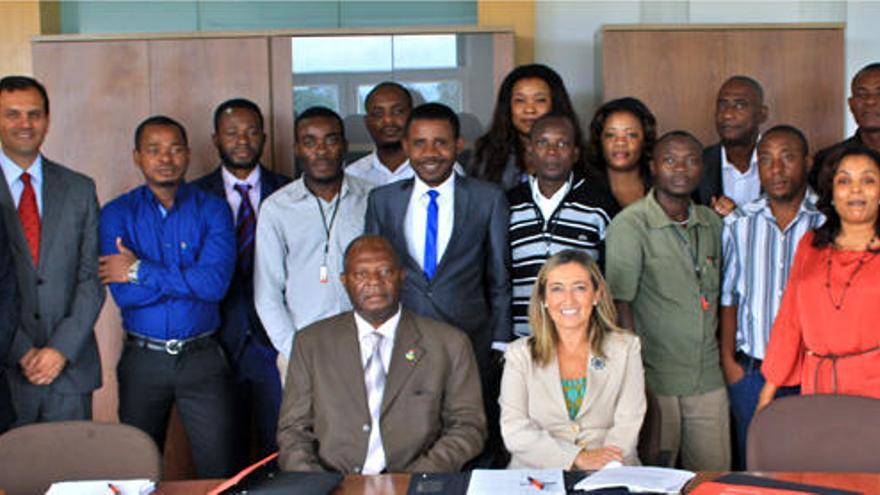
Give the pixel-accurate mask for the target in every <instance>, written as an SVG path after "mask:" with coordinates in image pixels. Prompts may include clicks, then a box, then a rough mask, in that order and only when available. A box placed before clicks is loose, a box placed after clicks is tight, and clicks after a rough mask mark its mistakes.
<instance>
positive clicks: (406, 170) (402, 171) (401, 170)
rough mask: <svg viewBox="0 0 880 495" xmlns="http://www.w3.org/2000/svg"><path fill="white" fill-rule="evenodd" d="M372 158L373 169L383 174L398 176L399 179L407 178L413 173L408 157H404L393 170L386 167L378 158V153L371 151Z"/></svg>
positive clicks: (391, 176)
mask: <svg viewBox="0 0 880 495" xmlns="http://www.w3.org/2000/svg"><path fill="white" fill-rule="evenodd" d="M371 156H372V157H373V160H372V163H373V170H376V171H379V172H381V173H382V174H383V175H385V176H387V177H389V178H399V179H408V178H410V176H412V175H413V170H412V167H411V166H410V164H409V158H407V159H406V161H404V162H403V163H401V164H400V166H399V167H397V169H396V170H394V171H393V172H392V171H391V169H390V168H388V167H387V166H386V165H385V164H384V163H382V161H381V160H379V153H377V152H376V151H373V153H372V155H371Z"/></svg>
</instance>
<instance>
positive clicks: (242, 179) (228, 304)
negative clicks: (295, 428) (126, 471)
mask: <svg viewBox="0 0 880 495" xmlns="http://www.w3.org/2000/svg"><path fill="white" fill-rule="evenodd" d="M213 140H214V144H215V145H216V146H217V153H218V154H219V155H220V162H221V163H220V166H219V167H217V169H216V170H214V171H213V172H211V173H210V174H208V175H206V176H204V177H202V178H200V179H198V180H196V181H195V184H197V185H198V186H200V187H201V188H202V189H204V190H206V191H208V192H211V193H214V194H216V195H218V196H220V197H222V198H223V199H225V200H226V202H227V204H229V207H230V208H231V209H232V213H233V215H234V218H235V220H236V236H237V237H238V244H239V246H238V263H237V265H236V270H235V275H234V276H233V279H232V283H231V285H230V287H229V292H227V294H226V298H225V299H224V300H223V303H222V304H221V306H220V317H221V327H220V341H221V342H222V344H223V347H224V349H225V350H226V352H227V354H228V356H229V359H230V361H231V362H232V365H233V368H234V371H235V374H236V379H237V380H236V382H237V384H238V392H239V394H240V397H239V400H238V405H239V409H240V411H239V413H240V422H239V428H238V430H237V431H236V432H233V434H234V435H235V436H236V440H237V442H238V444H237V447H236V452H238V453H239V454H241V455H242V458H241V459H239V461H240V464H244V463H246V462H248V459H247V458H246V457H245V456H246V454H247V452H248V451H249V447H250V444H251V443H250V440H249V439H250V435H249V434H248V432H249V429H250V425H251V418H252V417H253V418H255V420H256V428H257V431H256V435H257V445H258V446H259V449H260V452H259V455H261V456H265V455H268V454H270V453H272V452H274V451H275V450H276V447H275V430H276V427H277V423H278V410H279V408H280V405H281V379H280V375H279V374H278V369H277V368H276V366H275V362H276V357H277V353H276V352H275V349H274V347H273V346H272V343H271V342H270V341H269V338H268V337H267V336H266V331H265V330H264V329H263V325H262V324H261V323H260V319H259V318H258V317H257V312H256V309H255V308H254V283H253V239H254V237H253V235H255V232H256V231H255V230H250V228H255V227H256V218H257V215H258V211H259V204H260V203H262V201H263V200H264V199H266V198H267V197H269V195H271V194H272V193H273V192H275V191H276V190H277V189H279V188H281V187H282V186H283V185H285V184H287V183H288V182H290V180H291V179H290V178H289V177H285V176H283V175H279V174H276V173H274V172H271V171H269V170H268V169H266V168H265V167H263V166H262V165H260V163H259V160H260V155H261V154H262V151H263V144H264V143H265V140H266V134H265V133H264V131H263V115H262V113H261V112H260V109H259V107H257V105H256V104H255V103H253V102H251V101H249V100H245V99H240V98H238V99H233V100H228V101H225V102H223V103H221V104H220V106H218V107H217V109H216V110H215V112H214V136H213ZM245 199H246V200H247V201H248V203H247V204H244V201H245ZM248 207H250V210H249V211H247V212H245V211H244V210H243V209H247V208H248ZM251 214H252V215H253V219H254V221H253V223H252V224H250V225H247V224H245V223H244V218H245V217H248V216H249V215H251ZM248 235H250V239H251V240H250V245H249V246H247V245H243V243H244V244H247V241H245V239H244V237H248Z"/></svg>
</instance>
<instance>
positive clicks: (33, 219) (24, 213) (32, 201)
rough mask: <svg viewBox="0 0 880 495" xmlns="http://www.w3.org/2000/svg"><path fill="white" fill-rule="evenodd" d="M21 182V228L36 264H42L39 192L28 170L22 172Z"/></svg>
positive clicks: (19, 212) (19, 203)
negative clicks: (32, 182) (22, 185)
mask: <svg viewBox="0 0 880 495" xmlns="http://www.w3.org/2000/svg"><path fill="white" fill-rule="evenodd" d="M21 182H22V184H24V189H22V191H21V198H20V199H19V201H18V219H19V220H20V221H21V230H22V231H23V232H24V239H25V240H26V241H27V244H28V248H30V251H31V259H33V260H34V266H39V264H40V213H39V211H37V194H36V193H35V192H34V186H33V184H31V176H30V174H28V173H27V172H25V173H23V174H21Z"/></svg>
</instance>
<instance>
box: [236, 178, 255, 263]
mask: <svg viewBox="0 0 880 495" xmlns="http://www.w3.org/2000/svg"><path fill="white" fill-rule="evenodd" d="M250 188H251V185H250V184H236V185H235V190H236V191H238V194H239V195H240V196H241V204H240V205H239V207H238V217H237V219H236V221H235V238H236V241H238V269H239V270H241V273H242V274H243V275H250V274H251V273H252V272H253V268H254V233H255V231H256V227H257V216H256V214H255V212H254V207H253V205H252V204H251V199H250V195H249V194H248V191H249V190H250Z"/></svg>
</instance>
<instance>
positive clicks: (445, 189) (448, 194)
mask: <svg viewBox="0 0 880 495" xmlns="http://www.w3.org/2000/svg"><path fill="white" fill-rule="evenodd" d="M413 179H414V182H413V197H414V198H418V200H419V201H420V202H421V203H423V204H426V205H427V204H428V201H429V199H428V191H430V190H431V189H433V190H435V191H437V192H438V193H440V196H439V197H438V198H437V202H438V203H439V202H443V201H451V200H452V199H453V197H454V196H453V195H454V194H455V173H451V174H449V177H447V178H446V180H445V181H443V182H442V183H441V184H440V185H439V186H437V187H431V186H429V185H428V184H425V183H424V182H423V181H422V179H420V178H419V176H418V175H415V176H414V177H413Z"/></svg>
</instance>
